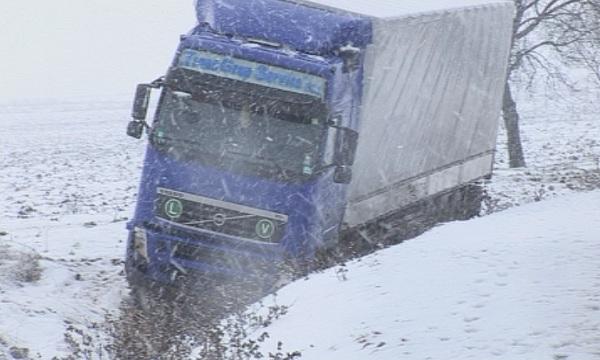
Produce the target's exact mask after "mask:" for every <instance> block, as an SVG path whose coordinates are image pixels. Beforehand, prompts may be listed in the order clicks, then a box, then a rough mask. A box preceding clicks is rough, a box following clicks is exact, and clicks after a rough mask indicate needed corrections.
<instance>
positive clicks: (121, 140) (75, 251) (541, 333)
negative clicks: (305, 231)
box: [0, 94, 600, 359]
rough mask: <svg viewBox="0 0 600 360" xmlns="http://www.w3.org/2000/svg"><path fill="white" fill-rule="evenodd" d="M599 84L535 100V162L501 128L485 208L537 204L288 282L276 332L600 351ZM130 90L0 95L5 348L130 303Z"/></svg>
mask: <svg viewBox="0 0 600 360" xmlns="http://www.w3.org/2000/svg"><path fill="white" fill-rule="evenodd" d="M588 95H589V94H588ZM590 96H591V95H590ZM595 96H596V95H594V96H593V97H592V98H590V97H589V96H588V97H587V98H586V99H584V100H577V101H576V102H574V103H573V104H569V103H561V104H560V106H559V105H557V104H555V103H553V102H552V103H544V102H543V101H542V100H539V99H534V100H532V99H526V101H527V102H528V103H527V105H525V106H523V116H524V119H523V133H524V143H525V148H526V150H527V156H528V162H529V168H528V169H519V170H509V169H506V159H505V156H504V152H503V150H502V149H503V146H504V145H503V134H502V132H501V134H500V142H499V148H500V149H501V150H500V152H499V153H498V156H497V164H496V165H497V166H496V167H497V169H496V176H495V178H494V179H493V180H492V181H491V182H490V183H489V184H487V185H486V186H487V189H488V194H489V196H490V197H489V199H488V200H487V201H486V211H487V212H494V211H496V210H500V209H504V208H508V207H512V206H514V205H523V204H525V203H531V202H536V201H540V200H543V201H542V202H540V203H537V204H534V205H528V206H523V207H522V208H516V209H511V210H507V211H506V212H501V213H497V214H493V215H490V216H486V217H483V218H481V219H475V220H473V221H468V222H464V223H452V224H447V225H443V226H439V227H437V228H435V229H434V230H432V231H430V232H429V233H426V234H425V235H423V236H421V237H419V238H418V239H416V240H412V241H410V242H407V243H405V244H402V245H399V246H396V247H394V248H391V249H387V250H384V251H382V252H380V253H377V254H374V255H371V256H370V257H368V258H366V259H363V260H361V261H357V262H353V263H349V264H347V265H346V266H345V267H344V268H336V269H332V270H330V271H327V272H325V273H323V274H317V275H315V276H311V277H310V279H309V281H300V282H298V283H295V284H292V285H290V286H288V287H286V288H285V289H283V290H282V291H281V293H280V294H279V296H278V298H277V303H278V304H280V305H285V306H289V313H288V314H287V315H283V316H282V317H281V318H280V319H279V320H277V321H275V322H274V324H273V325H272V327H271V328H269V329H268V331H269V332H270V333H271V335H272V336H271V339H272V340H273V341H278V340H283V341H284V343H285V345H284V347H285V349H289V350H300V351H302V353H303V358H306V359H370V358H378V359H398V358H402V357H405V358H411V359H426V358H431V359H466V358H475V359H486V358H492V357H494V356H495V355H497V357H498V358H503V359H506V358H508V359H513V358H516V359H566V358H569V359H600V345H599V344H600V337H599V336H600V310H599V306H600V265H599V263H598V261H597V259H599V258H600V205H599V204H600V193H599V192H598V191H592V192H583V193H582V192H581V191H582V190H585V191H587V190H593V189H598V188H599V187H600V165H599V164H598V159H599V157H600V117H599V116H598V115H597V114H598V113H600V112H599V111H598V107H597V106H594V104H593V102H594V99H595V98H596V97H595ZM129 101H130V100H129V99H122V100H110V101H109V100H107V101H101V102H99V101H97V100H95V101H92V100H90V101H79V102H68V101H57V102H46V103H39V102H36V103H19V104H13V105H10V104H4V105H0V124H2V126H1V127H0V139H1V140H0V156H1V157H0V169H1V170H2V171H1V172H0V213H1V214H2V215H1V217H0V359H11V358H12V357H18V356H20V355H25V352H27V353H28V355H27V356H28V357H30V358H42V359H50V358H52V357H53V356H58V357H64V356H67V355H68V354H69V351H70V349H69V348H68V346H67V345H66V343H65V342H64V335H65V332H66V331H67V329H68V328H70V327H71V329H73V328H75V329H90V330H89V331H92V332H93V329H95V328H96V325H95V324H97V323H100V322H102V321H103V320H104V317H105V315H106V314H108V313H110V314H113V315H114V316H118V312H119V311H120V308H121V307H120V305H121V303H122V302H123V301H127V298H128V289H127V285H126V282H125V280H124V276H123V273H122V258H123V253H124V240H125V236H126V233H125V228H124V227H125V221H126V218H127V217H128V216H130V215H131V213H132V210H133V209H132V207H133V204H134V201H135V193H136V188H137V182H138V179H139V173H140V168H141V161H142V156H143V151H144V144H143V142H139V141H135V140H133V139H130V138H127V137H126V136H125V134H124V132H125V131H124V127H125V125H126V122H127V121H128V117H129V106H130V102H129ZM558 195H561V197H560V198H558V199H555V200H550V198H552V197H556V196H558ZM546 200H547V201H546ZM67 333H68V334H71V335H72V334H73V332H72V331H71V332H70V333H69V332H67ZM25 349H27V351H26V350H25ZM11 353H12V355H11Z"/></svg>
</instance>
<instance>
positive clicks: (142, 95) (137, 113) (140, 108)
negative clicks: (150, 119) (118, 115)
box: [131, 84, 153, 121]
mask: <svg viewBox="0 0 600 360" xmlns="http://www.w3.org/2000/svg"><path fill="white" fill-rule="evenodd" d="M152 88H153V86H152V85H150V84H139V85H138V86H137V89H136V90H135V99H134V100H133V110H132V111H131V117H133V118H134V119H135V120H139V121H144V120H146V114H147V113H148V104H149V103H150V93H151V92H152Z"/></svg>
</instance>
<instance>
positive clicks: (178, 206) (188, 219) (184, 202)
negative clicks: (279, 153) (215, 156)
mask: <svg viewBox="0 0 600 360" xmlns="http://www.w3.org/2000/svg"><path fill="white" fill-rule="evenodd" d="M155 214H156V216H157V217H159V218H161V219H164V220H167V221H169V222H172V223H175V224H177V225H180V226H182V227H186V228H188V229H201V230H208V231H212V232H216V233H222V234H226V235H231V236H237V237H240V238H244V239H247V240H252V241H256V242H262V243H278V242H279V241H280V240H281V238H282V237H283V234H284V231H285V226H286V224H287V219H288V217H287V216H286V215H282V214H278V213H274V212H270V211H265V210H260V209H254V208H251V207H247V206H243V205H238V204H234V203H228V202H225V201H221V200H215V199H210V198H205V197H202V196H198V195H193V194H187V193H181V192H177V191H172V190H168V189H164V188H159V189H158V197H157V201H156V203H155Z"/></svg>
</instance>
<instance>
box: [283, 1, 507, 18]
mask: <svg viewBox="0 0 600 360" xmlns="http://www.w3.org/2000/svg"><path fill="white" fill-rule="evenodd" d="M291 1H293V2H297V3H305V4H311V5H313V6H318V7H326V8H332V9H338V10H343V11H349V12H352V13H355V14H360V15H364V16H369V17H376V18H395V17H403V16H409V15H413V14H420V13H429V12H438V11H444V10H455V9H460V8H469V7H477V6H483V5H493V4H512V0H291Z"/></svg>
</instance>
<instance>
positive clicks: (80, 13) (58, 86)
mask: <svg viewBox="0 0 600 360" xmlns="http://www.w3.org/2000/svg"><path fill="white" fill-rule="evenodd" d="M194 24H195V13H194V8H193V0H2V1H0V84H1V86H0V102H2V101H3V100H4V101H7V100H8V101H11V100H17V99H31V98H71V97H88V96H92V97H94V96H98V97H112V96H121V95H129V94H130V93H131V94H132V93H133V91H134V88H135V85H136V84H137V83H138V82H144V81H150V80H153V79H154V78H156V77H158V76H160V75H162V74H163V73H164V72H165V70H166V69H167V67H168V65H169V63H170V61H171V58H172V56H173V53H174V50H175V48H176V46H177V43H178V41H179V35H180V34H183V33H186V32H187V31H188V30H189V29H191V28H192V27H193V26H194Z"/></svg>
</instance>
